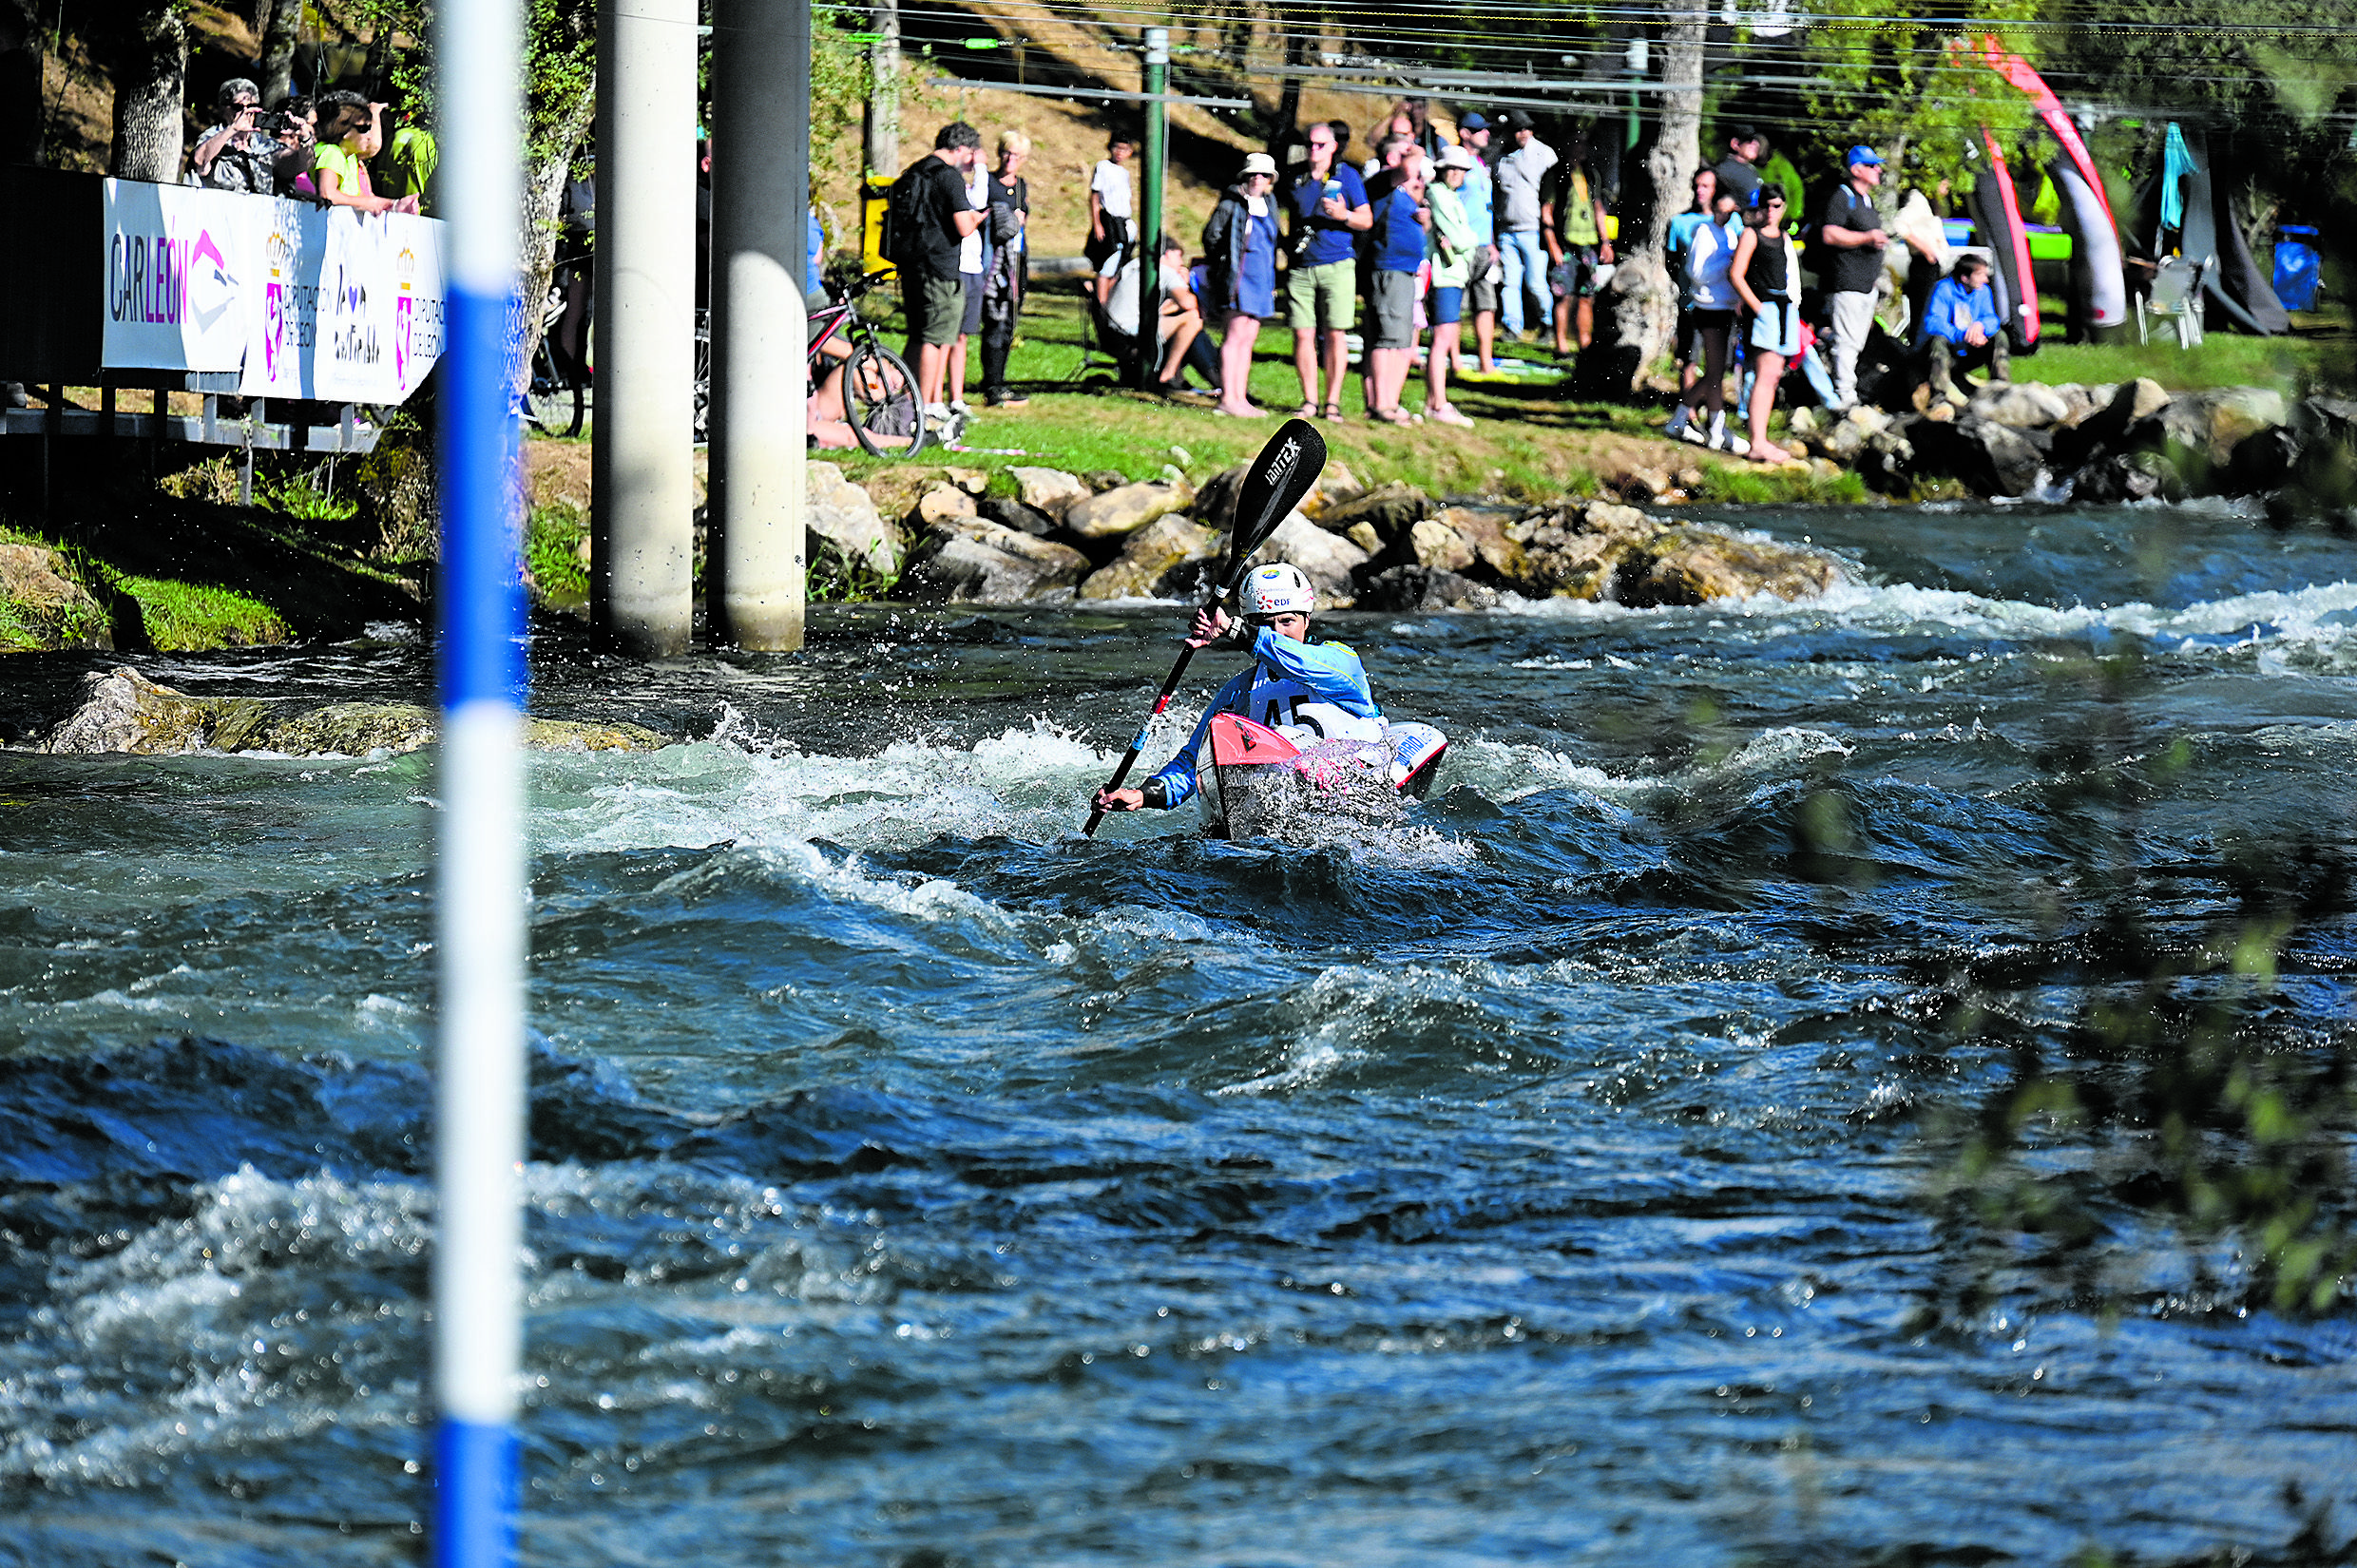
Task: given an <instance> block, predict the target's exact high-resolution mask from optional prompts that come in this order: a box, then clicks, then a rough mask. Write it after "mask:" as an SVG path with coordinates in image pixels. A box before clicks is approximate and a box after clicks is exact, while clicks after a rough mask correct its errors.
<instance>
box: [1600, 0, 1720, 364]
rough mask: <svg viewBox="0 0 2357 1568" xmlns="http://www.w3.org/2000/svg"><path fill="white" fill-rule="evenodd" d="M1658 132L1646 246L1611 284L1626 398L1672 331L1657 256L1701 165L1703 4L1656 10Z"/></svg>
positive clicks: (1669, 289) (1671, 293) (1673, 313)
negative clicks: (1626, 362) (1627, 350)
mask: <svg viewBox="0 0 2357 1568" xmlns="http://www.w3.org/2000/svg"><path fill="white" fill-rule="evenodd" d="M1662 10H1663V17H1662V19H1663V22H1664V24H1665V26H1664V27H1663V29H1662V35H1661V86H1662V91H1661V98H1660V103H1661V130H1660V134H1659V135H1658V136H1657V137H1656V138H1655V139H1654V144H1653V151H1652V152H1651V153H1650V154H1648V155H1647V157H1646V160H1645V168H1646V172H1647V173H1649V174H1650V175H1652V177H1653V221H1652V222H1651V223H1650V224H1648V225H1647V227H1646V231H1645V239H1644V242H1643V243H1642V244H1640V245H1638V247H1637V249H1636V250H1635V251H1634V252H1632V253H1630V254H1628V255H1626V256H1623V257H1622V258H1621V259H1620V265H1619V267H1618V268H1617V269H1615V271H1614V273H1613V278H1612V296H1613V305H1612V309H1613V325H1614V326H1615V327H1616V328H1617V329H1618V330H1619V339H1620V342H1621V343H1622V344H1623V345H1633V346H1634V347H1635V348H1636V350H1637V364H1636V369H1635V370H1634V371H1633V372H1632V373H1631V380H1630V388H1629V390H1630V391H1632V392H1642V391H1644V390H1645V389H1646V386H1647V383H1648V380H1649V378H1650V377H1651V376H1652V374H1653V368H1654V362H1655V361H1656V360H1658V359H1659V358H1660V357H1661V356H1662V355H1663V354H1666V353H1667V352H1669V349H1670V347H1671V343H1670V337H1671V335H1672V334H1673V333H1675V332H1676V331H1677V284H1676V282H1675V281H1673V280H1672V278H1671V277H1670V271H1669V266H1668V263H1667V261H1666V260H1665V258H1664V256H1663V250H1664V246H1665V244H1666V242H1667V241H1668V239H1669V234H1670V220H1671V219H1673V218H1676V217H1677V215H1678V214H1679V213H1680V212H1683V211H1684V210H1685V209H1686V207H1687V206H1688V204H1690V203H1691V202H1692V201H1694V171H1695V166H1696V164H1697V163H1700V161H1701V156H1702V153H1701V143H1702V49H1703V41H1704V35H1705V34H1706V32H1707V31H1708V29H1709V27H1710V20H1711V12H1710V5H1709V0H1667V3H1666V4H1665V5H1664V7H1663V8H1662Z"/></svg>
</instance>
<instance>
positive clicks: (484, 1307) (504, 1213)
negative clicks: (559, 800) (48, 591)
mask: <svg viewBox="0 0 2357 1568" xmlns="http://www.w3.org/2000/svg"><path fill="white" fill-rule="evenodd" d="M520 9H521V8H520V6H519V4H518V0H465V3H464V4H444V5H441V6H437V7H435V8H434V10H435V24H436V31H435V54H436V57H437V59H438V61H439V64H440V78H439V82H438V86H439V88H440V91H439V94H438V96H439V100H440V103H439V115H438V118H439V121H440V125H441V140H442V165H441V169H442V181H443V194H442V210H443V213H444V215H445V216H446V217H447V219H448V220H449V223H450V231H449V241H450V252H449V257H448V265H447V267H446V269H445V273H444V277H446V278H447V280H448V294H447V299H448V305H447V314H446V316H445V317H444V332H445V334H446V337H445V339H444V344H443V347H444V356H443V363H442V390H441V395H440V404H441V430H440V435H441V468H442V582H441V591H440V594H439V596H438V600H437V611H438V618H439V621H440V626H439V633H440V637H439V646H440V656H441V679H442V753H441V795H442V814H441V830H442V832H441V846H440V862H439V869H438V882H437V889H436V894H435V914H436V923H435V950H436V952H437V954H438V955H439V958H440V964H441V1044H440V1061H439V1062H438V1064H437V1069H436V1074H435V1079H436V1088H437V1100H438V1103H437V1107H436V1115H437V1129H438V1130H437V1133H436V1137H435V1143H434V1147H435V1159H436V1167H437V1169H436V1182H437V1186H438V1189H439V1197H440V1203H441V1227H440V1231H439V1233H438V1235H437V1237H436V1241H435V1251H434V1277H433V1291H434V1388H435V1394H436V1403H437V1404H438V1405H439V1406H440V1413H441V1423H440V1426H439V1428H438V1430H437V1432H436V1435H435V1442H434V1466H433V1474H434V1485H435V1496H434V1510H433V1558H434V1561H435V1563H436V1564H438V1565H439V1568H508V1564H509V1563H510V1562H512V1561H513V1559H514V1556H515V1519H514V1516H515V1502H516V1431H515V1414H516V1396H515V1387H516V1375H517V1370H518V1364H519V1361H520V1350H521V1348H522V1340H523V1331H522V1327H521V1285H520V1280H519V1277H518V1263H517V1259H518V1254H519V1252H521V1250H522V1244H523V1227H522V1223H521V1215H520V1214H519V1201H520V1198H521V1192H520V1185H519V1180H518V1176H519V1173H520V1171H521V1169H522V1165H523V1160H524V1088H525V1071H524V1065H525V1064H524V997H525V990H524V957H525V902H524V901H525V854H524V777H523V766H522V760H521V756H520V754H519V748H518V740H519V738H520V732H521V730H522V727H523V709H522V706H521V704H522V700H523V692H524V679H525V672H524V657H523V643H522V636H523V631H524V616H523V602H522V589H521V586H520V583H519V572H518V564H517V559H516V540H517V527H516V523H517V519H516V499H517V498H516V491H515V476H514V468H513V462H514V451H515V433H516V431H515V425H514V423H513V420H512V419H511V417H510V413H509V404H510V401H511V400H510V398H509V396H508V333H509V332H510V330H511V322H512V321H513V319H514V316H513V310H512V306H513V302H514V298H515V294H516V257H517V250H516V243H517V239H516V234H517V227H518V222H519V215H520V213H521V211H522V200H521V198H522V169H523V164H524V145H523V140H524V139H523V104H522V99H521V92H520V86H519V84H520V83H521V82H522V80H523V66H522V57H523V49H522V23H521V16H520Z"/></svg>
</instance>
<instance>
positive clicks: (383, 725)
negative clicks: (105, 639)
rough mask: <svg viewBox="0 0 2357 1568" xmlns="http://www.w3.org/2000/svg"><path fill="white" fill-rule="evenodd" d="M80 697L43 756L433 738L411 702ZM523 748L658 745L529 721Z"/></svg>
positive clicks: (137, 682)
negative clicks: (320, 704)
mask: <svg viewBox="0 0 2357 1568" xmlns="http://www.w3.org/2000/svg"><path fill="white" fill-rule="evenodd" d="M83 679H84V680H85V683H86V684H87V686H88V687H89V695H88V696H87V697H86V698H84V699H83V703H82V706H81V707H79V708H77V709H75V710H74V711H73V713H71V714H69V715H68V716H67V717H66V719H65V720H64V722H62V723H60V724H59V725H58V726H57V728H56V729H55V730H54V731H52V732H51V733H50V735H49V738H48V744H47V745H46V746H45V747H44V748H43V749H44V750H46V751H49V752H54V753H60V754H84V755H86V754H95V753H105V752H130V753H134V754H138V755H147V756H170V755H182V754H185V753H188V752H202V751H217V752H277V753H279V754H281V755H287V756H323V755H341V756H365V755H368V754H369V753H371V752H377V751H392V752H411V751H415V750H417V749H418V748H419V747H421V746H427V745H431V744H432V742H433V739H434V736H435V734H436V733H437V720H436V716H435V714H434V712H433V710H432V709H431V708H425V707H420V706H418V705H417V704H416V703H413V702H335V703H330V704H328V705H326V706H324V707H314V706H306V705H304V704H301V703H295V702H266V701H263V700H261V699H259V698H250V697H190V696H189V695H188V694H187V693H185V692H182V691H176V690H174V689H173V688H172V687H170V686H164V685H159V684H158V683H157V682H155V681H153V680H150V679H147V678H146V677H145V676H144V675H141V674H140V673H139V672H138V671H137V670H133V669H128V668H122V669H114V670H107V671H104V672H100V673H95V674H92V675H88V676H86V677H84V678H83ZM524 743H525V744H526V745H527V746H528V747H531V748H533V749H534V750H537V751H598V752H603V751H653V750H655V749H656V748H658V747H660V746H661V745H663V744H665V741H664V739H663V737H662V736H660V735H658V734H656V733H655V732H654V731H653V730H649V729H646V728H644V727H643V726H642V725H638V724H603V723H584V722H580V721H577V720H573V719H558V718H541V717H528V718H527V719H526V720H525V724H524Z"/></svg>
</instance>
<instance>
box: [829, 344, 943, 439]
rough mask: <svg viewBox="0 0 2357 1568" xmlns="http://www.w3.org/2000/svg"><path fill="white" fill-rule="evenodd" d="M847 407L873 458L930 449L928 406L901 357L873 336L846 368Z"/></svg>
mask: <svg viewBox="0 0 2357 1568" xmlns="http://www.w3.org/2000/svg"><path fill="white" fill-rule="evenodd" d="M843 406H844V409H845V411H847V412H849V413H850V415H851V421H852V434H853V435H854V436H856V437H858V438H859V445H860V447H861V448H862V449H864V450H866V451H867V452H868V454H869V455H870V456H872V457H885V456H897V457H911V456H914V455H915V454H916V453H917V452H919V451H922V450H923V449H924V448H925V437H926V435H927V433H928V432H927V430H926V429H925V404H924V401H923V399H921V398H920V397H918V396H917V390H916V377H915V376H913V375H910V373H909V367H908V366H907V365H905V364H903V363H901V359H900V355H898V354H894V353H892V351H891V350H890V349H888V348H886V347H884V346H883V345H882V344H881V343H877V342H874V341H872V340H871V341H869V342H865V343H862V344H860V345H859V347H858V348H856V349H854V350H853V351H852V356H851V359H850V360H849V362H847V363H846V364H845V365H844V367H843Z"/></svg>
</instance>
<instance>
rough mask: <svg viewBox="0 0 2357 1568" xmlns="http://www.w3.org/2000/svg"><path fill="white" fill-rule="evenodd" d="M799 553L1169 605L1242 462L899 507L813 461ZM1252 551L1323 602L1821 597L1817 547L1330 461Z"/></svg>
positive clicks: (908, 590)
mask: <svg viewBox="0 0 2357 1568" xmlns="http://www.w3.org/2000/svg"><path fill="white" fill-rule="evenodd" d="M811 474H812V478H811V488H810V495H811V514H810V515H811V523H810V529H811V532H810V551H811V555H810V559H811V564H812V569H813V571H814V573H817V574H819V575H820V576H821V577H822V578H823V577H826V576H829V575H833V576H834V577H836V578H838V579H853V578H859V579H865V580H868V581H882V582H888V583H891V588H890V590H889V592H890V595H891V597H893V598H899V599H909V600H914V601H919V602H936V603H970V604H1022V603H1038V604H1053V603H1072V602H1087V601H1111V600H1139V599H1184V598H1188V597H1190V596H1193V595H1194V594H1196V593H1198V592H1199V591H1200V589H1201V586H1202V583H1203V582H1204V579H1205V577H1206V576H1207V574H1208V573H1209V572H1210V571H1211V570H1212V569H1213V566H1214V564H1215V563H1216V562H1217V559H1218V556H1219V551H1220V547H1221V542H1222V541H1223V539H1224V538H1225V537H1226V534H1227V530H1228V528H1229V526H1230V524H1231V522H1232V518H1233V513H1234V509H1235V506H1236V490H1237V488H1238V487H1239V485H1240V484H1241V482H1242V479H1243V475H1244V468H1243V466H1242V465H1238V466H1236V467H1235V468H1228V469H1226V470H1223V471H1222V472H1220V473H1218V474H1217V475H1215V476H1213V477H1212V478H1211V479H1209V480H1208V481H1206V482H1205V483H1204V485H1203V486H1202V488H1200V489H1199V490H1198V489H1197V488H1195V487H1194V486H1193V485H1191V484H1189V483H1188V481H1187V479H1186V477H1185V475H1184V474H1182V473H1180V472H1179V471H1178V470H1177V469H1176V468H1172V469H1170V470H1168V471H1167V472H1166V474H1165V475H1164V477H1162V478H1161V479H1158V480H1146V481H1142V482H1135V483H1130V482H1123V481H1122V479H1121V475H1118V474H1110V473H1108V474H1093V475H1081V474H1072V473H1066V472H1064V471H1063V470H1061V469H1056V468H1010V469H1008V470H1007V475H1008V477H1009V478H1010V479H1011V480H1012V481H1013V484H1014V486H1015V489H1016V493H1015V494H1013V495H1011V496H1010V495H1004V494H992V493H990V491H991V489H992V488H993V487H991V485H990V483H989V480H988V477H987V475H984V474H982V473H980V472H973V471H961V470H956V469H952V470H949V474H948V475H947V476H946V478H945V480H944V481H943V482H942V483H939V484H936V485H933V486H931V487H929V488H926V489H925V490H924V491H923V492H922V493H921V494H920V495H919V496H918V497H917V500H916V502H915V504H914V505H913V506H912V507H910V509H909V511H908V512H907V513H906V514H905V515H904V516H902V517H899V518H890V517H887V516H885V515H884V514H883V512H882V511H880V510H879V509H878V507H876V505H875V503H874V501H873V500H872V498H871V497H870V496H869V494H868V492H867V491H865V490H863V489H861V488H859V487H858V486H856V485H853V484H851V483H850V482H849V481H847V480H845V479H844V478H843V477H842V474H841V473H840V471H839V470H837V469H835V468H834V467H833V466H831V465H828V464H813V465H812V468H811ZM1255 559H1257V560H1272V561H1274V560H1283V561H1290V562H1292V563H1293V564H1295V565H1297V566H1299V567H1300V568H1301V569H1302V570H1303V571H1304V572H1306V573H1307V574H1308V575H1309V578H1310V580H1311V582H1312V583H1315V584H1316V586H1317V590H1318V598H1319V602H1320V604H1321V606H1322V607H1325V608H1329V609H1346V608H1352V607H1356V608H1360V609H1478V608H1486V607H1489V606H1493V605H1496V604H1498V603H1500V602H1503V601H1504V598H1505V597H1506V596H1508V595H1512V596H1516V597H1519V598H1522V599H1525V600H1528V599H1547V598H1572V599H1588V600H1610V601H1612V602H1617V603H1622V604H1627V605H1631V606H1633V607H1641V606H1649V605H1658V604H1697V603H1701V602H1704V601H1706V600H1711V599H1721V598H1738V599H1739V598H1748V597H1750V596H1753V595H1755V594H1763V593H1764V594H1773V595H1775V596H1777V597H1779V598H1784V599H1797V598H1805V597H1808V596H1810V595H1812V594H1817V593H1822V592H1823V591H1824V590H1825V589H1826V588H1828V587H1830V586H1831V585H1832V584H1833V583H1835V582H1837V581H1838V580H1839V578H1840V568H1839V566H1838V565H1837V564H1835V563H1834V561H1833V560H1832V558H1831V557H1830V556H1827V555H1824V554H1822V553H1821V552H1818V551H1815V550H1812V549H1810V548H1808V547H1806V546H1803V545H1785V544H1779V543H1775V542H1773V541H1769V540H1764V539H1758V538H1753V537H1748V536H1743V535H1738V534H1734V533H1731V532H1728V531H1726V530H1724V529H1719V528H1713V527H1708V526H1701V525H1697V524H1694V523H1690V522H1685V521H1682V520H1679V519H1676V518H1672V517H1663V516H1658V515H1655V514H1651V513H1648V512H1644V511H1640V510H1638V508H1636V507H1630V506H1625V505H1622V504H1620V503H1619V502H1615V501H1579V502H1570V503H1563V504H1558V505H1555V506H1547V507H1531V506H1514V505H1510V504H1506V503H1501V502H1490V501H1484V500H1454V501H1444V500H1442V499H1440V498H1436V497H1433V496H1431V495H1428V494H1427V493H1425V492H1424V491H1423V490H1421V489H1418V488H1415V487H1413V486H1409V485H1403V484H1396V483H1395V484H1387V485H1376V486H1369V485H1366V484H1363V483H1362V482H1361V481H1360V480H1359V479H1358V478H1357V476H1355V475H1354V474H1352V473H1351V471H1350V470H1349V468H1345V467H1344V466H1342V465H1340V464H1330V465H1329V466H1328V468H1327V470H1326V473H1325V475H1324V476H1323V477H1322V478H1321V479H1320V480H1319V482H1318V485H1317V487H1316V488H1314V489H1313V490H1312V491H1311V492H1310V494H1309V495H1308V496H1307V497H1306V498H1305V499H1304V500H1303V502H1302V504H1301V507H1300V508H1299V509H1298V510H1296V511H1294V512H1293V513H1291V514H1289V515H1288V516H1287V517H1286V518H1285V519H1284V520H1283V521H1282V522H1280V523H1279V524H1278V525H1277V526H1276V530H1275V532H1274V533H1273V534H1272V535H1271V536H1270V538H1269V540H1268V542H1267V544H1266V545H1263V546H1262V547H1261V549H1260V551H1259V553H1258V555H1257V556H1256V557H1255Z"/></svg>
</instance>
